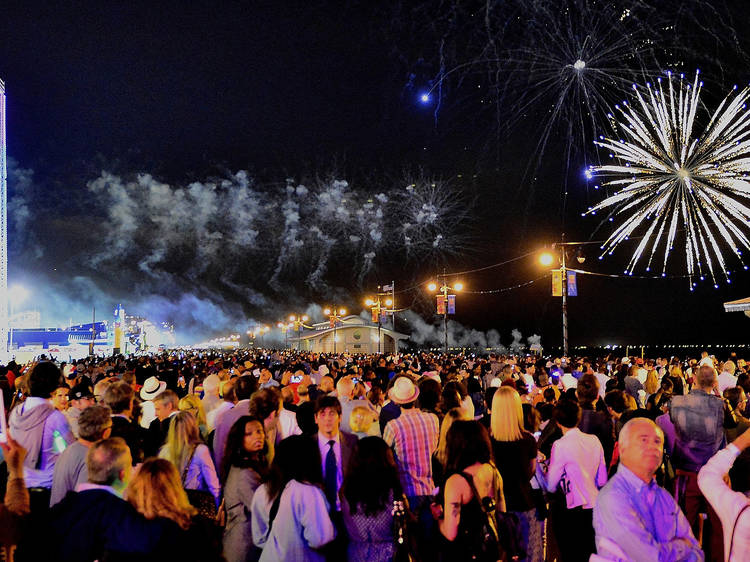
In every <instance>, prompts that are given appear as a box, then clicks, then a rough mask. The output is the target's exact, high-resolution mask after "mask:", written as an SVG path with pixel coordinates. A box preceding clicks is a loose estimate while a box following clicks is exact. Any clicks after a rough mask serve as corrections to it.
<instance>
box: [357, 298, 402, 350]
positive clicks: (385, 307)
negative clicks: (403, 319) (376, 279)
mask: <svg viewBox="0 0 750 562" xmlns="http://www.w3.org/2000/svg"><path fill="white" fill-rule="evenodd" d="M378 289H380V287H378ZM391 290H392V286H391ZM388 294H391V293H377V295H376V296H375V297H374V298H370V297H368V298H367V299H366V300H365V305H366V306H368V307H370V309H371V310H372V317H373V322H374V321H375V320H374V319H375V318H377V319H378V353H380V351H381V350H380V342H381V341H382V340H383V338H382V337H381V331H382V328H383V315H384V314H394V313H395V312H396V311H395V310H394V309H393V308H390V307H392V306H393V298H386V299H382V300H381V297H385V296H386V295H388Z"/></svg>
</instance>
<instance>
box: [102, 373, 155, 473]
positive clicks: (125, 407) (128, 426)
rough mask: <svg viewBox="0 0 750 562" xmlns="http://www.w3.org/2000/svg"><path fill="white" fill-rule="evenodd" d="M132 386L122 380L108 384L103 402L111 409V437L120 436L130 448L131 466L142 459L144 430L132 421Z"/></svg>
mask: <svg viewBox="0 0 750 562" xmlns="http://www.w3.org/2000/svg"><path fill="white" fill-rule="evenodd" d="M134 398H135V393H134V392H133V387H132V386H130V385H129V384H128V383H126V382H124V381H119V382H116V383H113V384H111V385H109V387H108V388H107V390H106V391H105V392H104V403H105V404H106V405H107V406H109V409H110V410H112V437H122V438H123V439H124V440H125V443H127V444H128V447H129V448H130V456H131V457H132V459H133V466H135V465H137V464H140V463H142V462H143V461H144V447H145V441H146V430H145V429H143V428H142V427H141V426H140V425H138V424H137V423H136V422H135V421H133V400H134Z"/></svg>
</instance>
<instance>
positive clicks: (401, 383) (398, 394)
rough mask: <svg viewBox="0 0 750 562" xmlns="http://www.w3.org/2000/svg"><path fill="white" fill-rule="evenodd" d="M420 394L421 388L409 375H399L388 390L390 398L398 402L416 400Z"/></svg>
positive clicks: (406, 402) (405, 402)
mask: <svg viewBox="0 0 750 562" xmlns="http://www.w3.org/2000/svg"><path fill="white" fill-rule="evenodd" d="M417 396H419V389H418V388H417V387H416V385H415V384H414V383H413V382H412V381H411V379H410V378H409V377H399V378H398V379H396V382H395V383H394V384H393V387H392V388H391V389H390V390H389V391H388V398H390V399H391V402H394V403H396V404H408V403H409V402H414V401H415V400H416V399H417Z"/></svg>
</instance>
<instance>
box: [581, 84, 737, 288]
mask: <svg viewBox="0 0 750 562" xmlns="http://www.w3.org/2000/svg"><path fill="white" fill-rule="evenodd" d="M699 72H700V71H698V72H696V74H695V80H694V81H693V82H692V83H690V82H687V81H685V80H684V77H683V75H682V74H681V75H680V76H679V79H675V78H673V76H672V74H671V73H668V76H667V79H666V80H665V81H662V80H661V79H659V80H658V82H657V84H656V85H655V86H654V85H651V84H647V85H646V92H644V93H642V91H641V90H640V89H639V88H638V87H637V86H636V85H633V90H634V93H635V97H636V99H637V104H632V105H631V104H628V103H627V102H623V104H622V105H618V106H616V111H617V112H618V114H619V118H618V119H616V120H615V122H616V123H617V125H618V126H619V129H621V130H622V131H623V134H624V137H625V138H623V139H611V138H604V137H600V140H598V141H596V142H595V144H596V145H598V146H599V147H601V148H603V149H606V150H607V151H609V153H610V157H611V158H613V159H616V160H618V161H619V163H616V164H608V165H601V166H592V167H591V168H589V170H590V172H591V175H592V176H601V177H603V179H604V180H605V181H604V182H603V183H602V185H603V186H609V187H612V188H615V189H616V190H617V191H616V192H615V193H614V194H613V195H612V196H610V197H608V198H606V199H604V200H603V201H602V202H600V203H599V204H598V205H596V206H594V207H591V208H589V210H588V211H587V212H586V213H584V215H587V214H595V213H597V212H598V211H602V210H605V209H607V210H609V216H608V219H609V220H610V221H611V220H613V219H617V220H618V222H620V223H621V224H620V225H619V226H617V227H616V228H615V230H614V232H612V234H611V235H610V236H609V238H608V239H607V240H606V241H605V242H604V244H603V245H602V246H601V249H602V256H605V255H611V254H612V253H613V252H614V250H615V249H616V248H617V246H619V245H620V244H621V243H623V242H625V241H627V240H628V239H630V238H631V235H632V234H633V233H634V232H635V231H636V230H637V229H639V228H641V229H642V228H646V232H645V234H644V235H643V236H642V237H641V240H640V243H639V244H638V245H637V247H636V249H635V251H634V252H633V255H632V256H631V258H630V262H629V264H628V266H627V268H626V269H625V273H626V274H628V275H632V273H633V270H634V269H635V267H636V265H637V264H638V263H639V261H640V260H641V259H643V258H645V259H646V271H651V267H652V264H653V263H654V260H655V258H656V261H657V262H659V261H661V262H662V263H661V270H662V274H664V273H665V272H666V269H667V262H668V260H669V256H670V253H671V251H672V250H673V249H674V247H675V234H676V233H677V230H678V227H680V226H682V225H684V230H685V262H686V266H687V276H688V278H689V281H690V288H691V290H692V289H693V287H694V286H695V283H694V278H696V277H698V278H700V279H701V280H703V279H704V278H705V277H706V275H708V276H710V277H711V279H712V280H713V282H714V285H716V284H717V280H716V278H717V275H723V276H724V278H725V280H726V281H727V282H729V277H728V274H727V272H726V271H727V267H726V262H725V256H724V254H723V252H724V251H725V250H724V248H723V247H728V248H730V249H731V251H732V252H733V253H734V255H735V256H737V258H739V260H740V261H742V249H744V248H748V249H750V240H749V239H748V237H747V235H746V232H747V227H748V221H750V208H749V207H748V206H747V205H746V204H745V201H746V200H748V198H750V182H749V181H748V179H749V175H748V174H750V112H748V111H747V108H746V102H747V100H748V98H749V97H750V88H748V87H746V88H744V89H743V90H742V91H740V92H739V93H738V92H737V87H736V86H735V87H734V89H733V91H732V92H730V93H729V95H727V97H726V98H724V100H723V101H722V102H721V103H720V104H719V106H718V107H717V109H716V111H715V112H714V113H713V115H711V118H710V120H709V122H708V125H707V126H706V128H705V130H704V131H703V133H702V134H700V135H698V136H696V135H694V131H693V130H694V128H695V121H696V114H697V113H698V109H699V107H700V92H701V88H702V86H703V82H701V81H699ZM663 82H666V84H664V83H663ZM675 82H676V83H675ZM641 232H642V230H641ZM661 251H663V260H661V258H657V257H656V256H657V254H659V255H661ZM745 269H747V266H745Z"/></svg>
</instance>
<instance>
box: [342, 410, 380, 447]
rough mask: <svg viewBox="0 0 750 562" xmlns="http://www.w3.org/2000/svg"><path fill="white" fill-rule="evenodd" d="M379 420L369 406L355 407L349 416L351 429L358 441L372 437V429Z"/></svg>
mask: <svg viewBox="0 0 750 562" xmlns="http://www.w3.org/2000/svg"><path fill="white" fill-rule="evenodd" d="M376 419H377V416H376V415H375V412H373V411H372V410H371V409H370V408H368V407H367V406H355V407H354V408H353V409H352V413H351V414H350V415H349V427H350V428H351V429H352V433H354V435H356V436H357V438H358V439H362V438H363V437H367V436H368V435H370V428H371V427H372V424H373V423H374V422H375V420H376Z"/></svg>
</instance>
